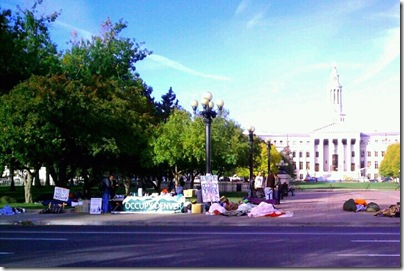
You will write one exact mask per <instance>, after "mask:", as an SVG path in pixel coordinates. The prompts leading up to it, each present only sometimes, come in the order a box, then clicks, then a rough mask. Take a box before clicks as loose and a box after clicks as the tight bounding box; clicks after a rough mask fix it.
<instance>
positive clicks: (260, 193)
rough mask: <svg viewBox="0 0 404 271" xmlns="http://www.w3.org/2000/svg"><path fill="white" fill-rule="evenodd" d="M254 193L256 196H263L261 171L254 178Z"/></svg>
mask: <svg viewBox="0 0 404 271" xmlns="http://www.w3.org/2000/svg"><path fill="white" fill-rule="evenodd" d="M254 189H255V195H256V196H257V198H263V197H264V177H262V172H261V171H259V172H258V175H257V177H255V180H254Z"/></svg>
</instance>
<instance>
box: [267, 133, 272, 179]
mask: <svg viewBox="0 0 404 271" xmlns="http://www.w3.org/2000/svg"><path fill="white" fill-rule="evenodd" d="M267 145H268V174H269V172H270V171H271V145H272V144H271V139H267ZM268 174H267V175H268Z"/></svg>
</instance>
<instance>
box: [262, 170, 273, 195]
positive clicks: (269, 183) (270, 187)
mask: <svg viewBox="0 0 404 271" xmlns="http://www.w3.org/2000/svg"><path fill="white" fill-rule="evenodd" d="M274 190H275V175H274V174H273V173H272V171H269V173H268V177H267V181H266V182H265V188H264V192H265V199H266V200H269V199H274V192H275V191H274Z"/></svg>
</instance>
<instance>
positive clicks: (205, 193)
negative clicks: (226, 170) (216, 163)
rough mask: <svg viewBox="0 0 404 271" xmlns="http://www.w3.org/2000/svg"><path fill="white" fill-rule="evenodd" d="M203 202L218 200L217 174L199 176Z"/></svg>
mask: <svg viewBox="0 0 404 271" xmlns="http://www.w3.org/2000/svg"><path fill="white" fill-rule="evenodd" d="M201 177H202V178H201V188H202V200H203V202H218V201H219V200H220V195H219V184H218V179H217V175H206V176H201Z"/></svg>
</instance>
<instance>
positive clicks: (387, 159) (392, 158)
mask: <svg viewBox="0 0 404 271" xmlns="http://www.w3.org/2000/svg"><path fill="white" fill-rule="evenodd" d="M400 160H401V157H400V143H394V144H391V145H389V146H388V147H387V150H386V153H385V154H384V157H383V160H382V161H381V163H380V166H379V172H380V175H381V176H385V177H393V178H398V177H400Z"/></svg>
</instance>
